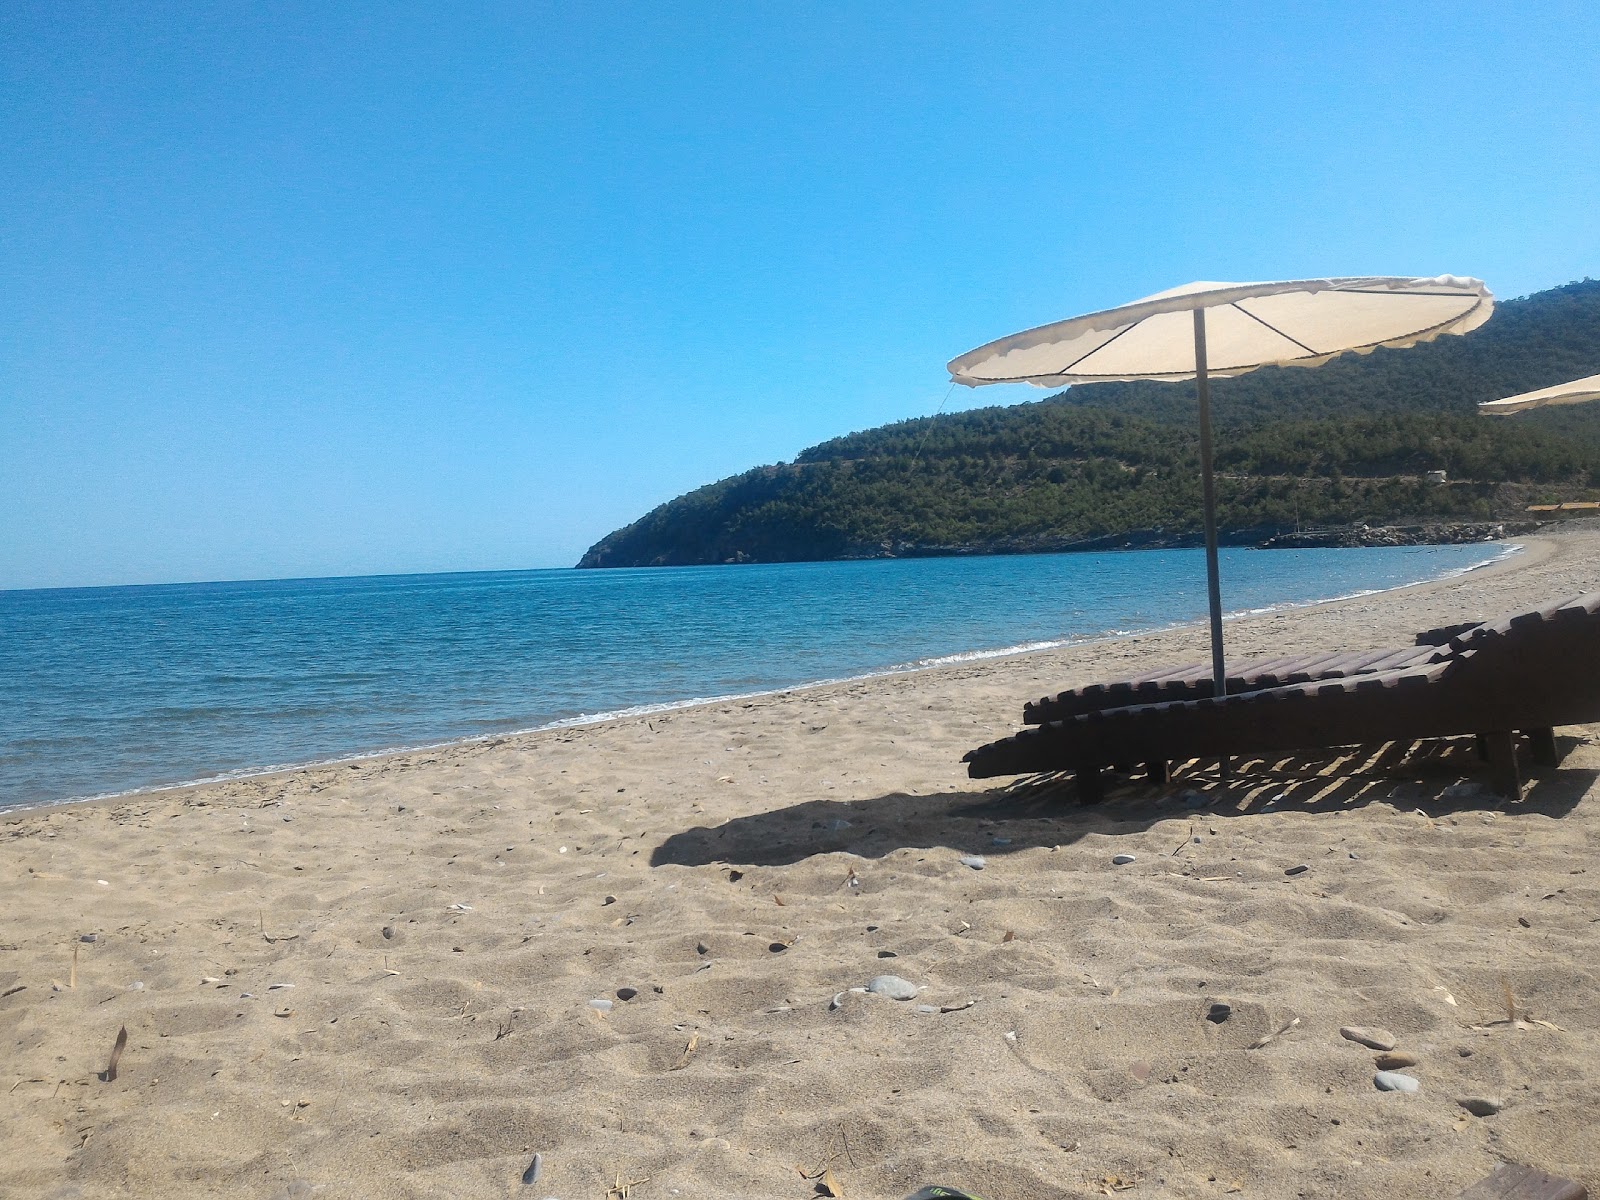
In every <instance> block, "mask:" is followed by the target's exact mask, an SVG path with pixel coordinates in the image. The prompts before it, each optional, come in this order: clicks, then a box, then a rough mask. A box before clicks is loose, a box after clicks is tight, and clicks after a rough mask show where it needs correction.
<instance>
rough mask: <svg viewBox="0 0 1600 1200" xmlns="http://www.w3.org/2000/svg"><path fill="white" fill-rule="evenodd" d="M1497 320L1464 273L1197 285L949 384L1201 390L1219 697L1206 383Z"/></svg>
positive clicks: (1018, 337)
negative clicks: (1112, 384) (1156, 383)
mask: <svg viewBox="0 0 1600 1200" xmlns="http://www.w3.org/2000/svg"><path fill="white" fill-rule="evenodd" d="M1493 311H1494V297H1493V296H1491V295H1490V294H1489V289H1488V288H1487V287H1485V286H1484V284H1483V282H1482V281H1481V280H1478V279H1471V278H1466V277H1462V276H1456V275H1440V276H1437V277H1435V278H1432V279H1421V278H1410V277H1405V276H1389V275H1382V276H1362V277H1356V278H1341V279H1292V280H1288V281H1285V282H1280V283H1189V284H1185V285H1184V286H1182V287H1177V288H1173V289H1172V290H1171V291H1166V292H1157V293H1156V294H1155V295H1154V296H1147V297H1145V298H1144V299H1143V300H1135V301H1134V302H1133V303H1132V304H1124V305H1122V306H1120V307H1118V308H1110V309H1106V310H1104V311H1103V312H1094V313H1088V314H1086V315H1084V316H1081V317H1073V318H1072V319H1070V320H1067V321H1057V322H1055V323H1054V324H1050V325H1041V326H1039V327H1038V328H1037V329H1029V330H1025V331H1024V332H1022V333H1014V334H1012V335H1011V336H1010V337H1004V338H1000V339H999V340H997V341H993V342H990V343H988V344H987V345H984V346H980V347H978V348H977V349H976V350H970V351H968V352H967V353H966V354H963V355H962V356H961V357H960V358H957V359H954V360H952V361H951V363H950V378H951V379H952V380H954V381H955V382H956V383H961V384H965V385H967V386H968V387H981V386H983V385H985V384H991V383H1030V384H1033V385H1035V386H1037V387H1048V388H1059V387H1067V386H1070V385H1072V384H1075V383H1097V382H1103V381H1107V380H1133V379H1159V380H1169V381H1172V380H1181V379H1194V380H1195V381H1196V384H1197V392H1198V399H1199V417H1200V477H1201V485H1202V492H1203V495H1204V498H1205V530H1206V582H1207V586H1208V590H1209V593H1210V602H1211V668H1212V674H1213V679H1214V686H1215V694H1216V695H1218V696H1221V695H1223V694H1224V693H1225V692H1226V690H1227V688H1226V680H1227V674H1226V672H1225V670H1224V668H1223V661H1222V592H1221V585H1220V582H1219V580H1218V575H1217V512H1216V489H1215V486H1214V483H1213V480H1212V473H1211V390H1210V386H1209V384H1208V377H1209V376H1211V375H1222V376H1228V375H1243V374H1244V373H1245V372H1247V371H1253V370H1255V369H1256V368H1257V367H1266V366H1279V367H1315V366H1318V365H1320V364H1322V363H1325V362H1327V361H1328V360H1329V359H1330V358H1333V357H1335V356H1336V355H1340V354H1345V353H1348V352H1352V351H1353V352H1354V353H1357V354H1370V353H1371V352H1372V351H1373V350H1376V349H1377V348H1378V347H1379V346H1414V345H1416V344H1417V343H1418V342H1429V341H1432V340H1433V339H1434V338H1436V337H1440V336H1442V335H1443V334H1447V333H1466V332H1467V331H1468V330H1470V329H1476V328H1477V327H1478V326H1479V325H1482V324H1483V323H1484V322H1485V321H1487V320H1488V319H1489V316H1490V314H1491V313H1492V312H1493Z"/></svg>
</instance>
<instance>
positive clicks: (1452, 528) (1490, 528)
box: [1257, 521, 1544, 550]
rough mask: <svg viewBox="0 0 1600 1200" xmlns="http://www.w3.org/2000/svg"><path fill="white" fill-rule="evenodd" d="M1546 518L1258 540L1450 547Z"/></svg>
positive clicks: (1304, 546)
mask: <svg viewBox="0 0 1600 1200" xmlns="http://www.w3.org/2000/svg"><path fill="white" fill-rule="evenodd" d="M1543 525H1544V522H1542V521H1444V522H1439V523H1437V524H1428V525H1353V526H1350V527H1348V528H1344V529H1308V530H1303V531H1299V532H1295V533H1279V534H1274V535H1273V536H1272V537H1269V538H1267V539H1266V540H1265V541H1263V542H1259V543H1257V544H1258V546H1259V547H1260V549H1262V550H1309V549H1320V548H1325V547H1352V546H1449V545H1457V544H1460V543H1465V542H1496V541H1499V540H1501V539H1502V538H1508V537H1522V536H1524V535H1526V534H1529V533H1533V532H1535V531H1536V530H1538V529H1540V528H1542V527H1543Z"/></svg>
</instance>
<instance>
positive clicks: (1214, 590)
mask: <svg viewBox="0 0 1600 1200" xmlns="http://www.w3.org/2000/svg"><path fill="white" fill-rule="evenodd" d="M1194 381H1195V388H1196V390H1197V391H1198V392H1199V396H1200V488H1201V493H1202V495H1203V497H1204V500H1205V510H1206V591H1207V593H1208V595H1209V599H1210V602H1211V681H1212V693H1211V694H1212V695H1213V696H1226V695H1227V694H1228V674H1227V671H1226V669H1225V668H1224V666H1223V663H1222V581H1221V577H1220V576H1219V574H1218V572H1217V488H1216V483H1215V481H1214V480H1213V479H1212V477H1211V381H1210V379H1208V378H1207V376H1206V310H1205V309H1203V308H1197V309H1195V310H1194ZM1224 769H1226V768H1224Z"/></svg>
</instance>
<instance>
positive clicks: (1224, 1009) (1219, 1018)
mask: <svg viewBox="0 0 1600 1200" xmlns="http://www.w3.org/2000/svg"><path fill="white" fill-rule="evenodd" d="M1231 1016H1233V1005H1231V1004H1224V1003H1222V1001H1220V1000H1219V1001H1218V1002H1217V1003H1215V1004H1213V1005H1212V1006H1211V1007H1210V1008H1209V1009H1208V1010H1206V1020H1208V1021H1211V1022H1212V1023H1214V1024H1217V1025H1221V1024H1222V1023H1223V1022H1224V1021H1226V1020H1227V1019H1228V1018H1229V1017H1231Z"/></svg>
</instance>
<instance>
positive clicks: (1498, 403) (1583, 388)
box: [1478, 375, 1600, 416]
mask: <svg viewBox="0 0 1600 1200" xmlns="http://www.w3.org/2000/svg"><path fill="white" fill-rule="evenodd" d="M1590 400H1600V375H1586V376H1584V377H1583V378H1582V379H1574V380H1572V381H1571V382H1570V383H1558V384H1556V385H1555V387H1547V388H1540V389H1539V390H1538V391H1536V392H1519V393H1518V394H1517V395H1515V396H1507V397H1506V398H1505V399H1504V400H1485V401H1483V403H1481V404H1479V405H1478V411H1479V412H1480V413H1483V414H1484V415H1485V416H1499V415H1504V414H1506V413H1516V412H1525V411H1526V410H1527V409H1530V408H1543V407H1544V406H1545V405H1547V404H1584V403H1587V402H1588V401H1590Z"/></svg>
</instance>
